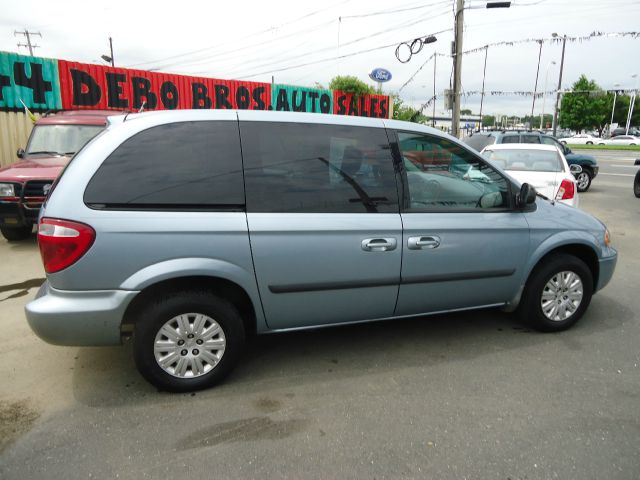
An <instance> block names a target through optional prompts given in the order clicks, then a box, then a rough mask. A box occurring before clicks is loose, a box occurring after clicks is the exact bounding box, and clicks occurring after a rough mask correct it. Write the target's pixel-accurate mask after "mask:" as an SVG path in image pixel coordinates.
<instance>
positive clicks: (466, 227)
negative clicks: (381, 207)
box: [395, 132, 529, 315]
mask: <svg viewBox="0 0 640 480" xmlns="http://www.w3.org/2000/svg"><path fill="white" fill-rule="evenodd" d="M397 135H398V144H399V149H400V154H401V155H402V157H401V159H402V165H403V168H404V195H403V196H404V201H403V207H402V210H403V212H402V222H403V226H404V234H403V240H402V248H403V258H402V273H401V285H400V293H399V297H398V304H397V307H396V312H395V313H396V315H414V314H420V313H430V312H439V311H447V310H453V309H462V308H471V307H478V306H488V305H498V304H503V303H505V302H507V301H509V300H510V299H512V298H513V297H514V296H515V295H516V293H517V291H518V288H519V285H520V280H521V277H522V269H523V267H524V264H525V260H526V257H527V253H528V248H529V227H528V224H527V222H526V220H525V218H524V215H523V214H522V213H521V212H519V211H517V210H514V209H513V207H512V198H511V193H510V184H509V181H508V180H507V179H506V178H505V177H503V176H502V174H500V173H499V172H498V171H497V170H495V169H494V168H493V167H491V166H490V165H488V164H487V163H486V162H485V161H484V160H483V159H481V157H480V156H478V155H475V154H473V153H471V152H470V151H468V150H466V149H465V148H463V147H461V146H460V145H458V144H456V143H454V142H452V141H450V140H447V139H444V138H440V137H435V136H430V135H426V134H422V133H412V132H397Z"/></svg>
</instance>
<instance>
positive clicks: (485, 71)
mask: <svg viewBox="0 0 640 480" xmlns="http://www.w3.org/2000/svg"><path fill="white" fill-rule="evenodd" d="M488 54H489V45H487V46H485V47H484V70H483V71H482V96H481V97H480V128H479V129H478V130H482V104H483V103H484V79H485V78H486V76H487V55H488Z"/></svg>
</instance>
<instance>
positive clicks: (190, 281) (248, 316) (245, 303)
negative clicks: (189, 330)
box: [121, 275, 262, 336]
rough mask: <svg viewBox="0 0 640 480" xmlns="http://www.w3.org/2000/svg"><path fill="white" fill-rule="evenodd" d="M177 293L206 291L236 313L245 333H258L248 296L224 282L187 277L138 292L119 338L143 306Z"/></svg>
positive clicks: (255, 311)
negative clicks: (240, 318)
mask: <svg viewBox="0 0 640 480" xmlns="http://www.w3.org/2000/svg"><path fill="white" fill-rule="evenodd" d="M180 290H194V291H195V290H200V291H202V290H206V291H210V292H211V293H214V294H216V295H218V296H220V297H222V298H224V299H225V300H228V301H229V302H231V303H232V304H233V306H234V307H235V308H236V309H238V312H239V313H240V316H241V317H242V321H243V323H244V329H245V332H246V333H247V334H254V333H256V331H257V330H258V322H259V321H260V320H262V315H261V310H260V309H261V306H260V305H259V304H258V305H257V308H256V305H254V302H253V301H252V299H251V297H250V295H249V294H248V293H247V291H246V290H245V289H244V288H243V287H241V286H240V285H238V284H237V283H235V282H233V281H231V280H228V279H226V278H221V277H215V276H206V275H189V276H180V277H175V278H170V279H165V280H160V281H158V282H156V283H151V284H150V285H148V286H146V287H145V288H144V289H142V290H141V291H140V292H139V293H138V294H137V295H136V296H135V297H134V298H133V300H132V301H131V302H130V303H129V305H128V307H127V309H126V310H125V313H124V316H123V319H122V324H121V331H122V334H123V335H124V336H128V335H130V334H131V332H132V331H133V326H134V325H135V323H136V321H137V319H138V318H139V316H140V313H141V312H142V311H143V309H144V308H145V306H146V305H148V304H149V303H150V302H152V301H153V300H154V299H156V298H158V297H159V296H162V295H164V294H166V293H170V292H175V291H180Z"/></svg>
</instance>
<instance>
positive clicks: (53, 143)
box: [26, 125, 105, 155]
mask: <svg viewBox="0 0 640 480" xmlns="http://www.w3.org/2000/svg"><path fill="white" fill-rule="evenodd" d="M104 128H105V127H104V126H101V125H36V126H35V127H34V128H33V132H32V133H31V137H30V139H29V145H28V146H27V151H26V153H27V155H36V154H38V153H46V154H57V155H73V154H75V153H76V152H78V151H79V150H80V149H81V148H82V147H83V146H84V145H85V144H86V143H87V142H88V141H89V140H91V139H92V138H93V137H95V136H96V135H97V134H98V133H100V132H101V131H102V130H104Z"/></svg>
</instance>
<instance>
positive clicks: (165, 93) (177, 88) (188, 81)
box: [58, 60, 273, 110]
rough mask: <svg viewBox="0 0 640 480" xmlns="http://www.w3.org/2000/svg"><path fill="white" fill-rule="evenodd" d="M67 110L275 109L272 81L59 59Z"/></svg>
mask: <svg viewBox="0 0 640 480" xmlns="http://www.w3.org/2000/svg"><path fill="white" fill-rule="evenodd" d="M58 68H59V73H60V91H61V96H62V108H63V109H83V108H84V109H117V110H138V109H140V108H141V107H142V106H143V104H144V109H145V110H175V109H188V108H202V109H207V108H233V109H236V108H237V109H243V110H270V109H272V108H273V107H272V106H271V84H270V83H259V82H240V81H235V80H218V79H215V78H204V77H191V76H186V75H175V74H166V73H157V72H148V71H145V70H131V69H127V68H112V67H103V66H100V65H89V64H85V63H76V62H68V61H66V60H59V61H58Z"/></svg>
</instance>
